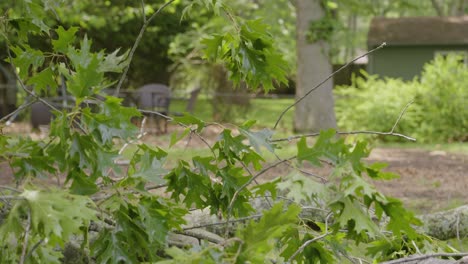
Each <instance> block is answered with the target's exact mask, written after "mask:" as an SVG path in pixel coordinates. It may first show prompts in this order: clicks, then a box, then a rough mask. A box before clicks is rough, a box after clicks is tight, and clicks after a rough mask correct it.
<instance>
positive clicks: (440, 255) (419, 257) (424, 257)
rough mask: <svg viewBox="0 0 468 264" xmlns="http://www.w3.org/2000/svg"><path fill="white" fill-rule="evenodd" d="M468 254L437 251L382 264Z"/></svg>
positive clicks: (396, 263) (465, 254)
mask: <svg viewBox="0 0 468 264" xmlns="http://www.w3.org/2000/svg"><path fill="white" fill-rule="evenodd" d="M465 256H468V253H466V252H465V253H463V252H461V253H435V254H427V255H422V256H411V257H407V258H401V259H395V260H391V261H386V262H382V264H398V263H408V262H411V261H416V260H425V259H429V258H438V257H465Z"/></svg>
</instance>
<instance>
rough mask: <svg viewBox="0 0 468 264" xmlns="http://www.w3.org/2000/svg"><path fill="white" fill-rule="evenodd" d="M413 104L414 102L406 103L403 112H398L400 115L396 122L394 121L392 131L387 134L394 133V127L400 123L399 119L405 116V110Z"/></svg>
mask: <svg viewBox="0 0 468 264" xmlns="http://www.w3.org/2000/svg"><path fill="white" fill-rule="evenodd" d="M412 103H414V100H411V101H410V102H408V103H407V104H406V106H405V107H404V108H403V110H401V112H400V115H399V116H398V118H397V120H396V121H395V124H393V127H392V130H390V132H389V133H393V131H395V128H396V126H397V125H398V123H399V122H400V119H401V118H402V117H403V115H404V114H405V112H406V110H407V109H408V107H409V106H410V105H411V104H412Z"/></svg>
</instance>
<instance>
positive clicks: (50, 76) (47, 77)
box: [27, 68, 58, 95]
mask: <svg viewBox="0 0 468 264" xmlns="http://www.w3.org/2000/svg"><path fill="white" fill-rule="evenodd" d="M27 84H28V85H32V86H34V91H35V92H36V93H37V94H41V93H42V92H44V93H47V92H48V91H49V90H48V89H47V88H50V91H51V94H52V95H53V94H56V89H57V87H58V85H57V82H56V81H55V76H54V72H53V71H52V69H51V68H46V69H45V70H43V71H41V72H39V73H37V74H35V75H34V76H32V77H31V78H30V79H29V80H28V82H27Z"/></svg>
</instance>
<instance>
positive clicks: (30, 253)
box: [26, 238, 44, 259]
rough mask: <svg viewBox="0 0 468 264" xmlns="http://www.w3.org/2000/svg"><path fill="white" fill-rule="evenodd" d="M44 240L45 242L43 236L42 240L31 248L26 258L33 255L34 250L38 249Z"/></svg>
mask: <svg viewBox="0 0 468 264" xmlns="http://www.w3.org/2000/svg"><path fill="white" fill-rule="evenodd" d="M42 242H44V238H42V239H41V240H39V242H37V243H36V244H35V245H34V246H33V247H32V248H31V250H29V252H28V255H26V259H28V258H29V257H31V255H32V253H33V252H34V250H36V249H37V248H38V247H39V246H40V245H41V244H42Z"/></svg>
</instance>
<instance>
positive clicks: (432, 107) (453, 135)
mask: <svg viewBox="0 0 468 264" xmlns="http://www.w3.org/2000/svg"><path fill="white" fill-rule="evenodd" d="M460 59H461V58H460V57H459V56H448V57H447V58H443V57H441V56H439V57H437V58H436V59H435V60H434V61H433V62H432V63H430V64H427V65H425V67H424V71H423V73H422V76H421V82H420V83H421V87H422V90H421V92H422V93H421V95H420V97H419V98H418V104H420V105H421V107H422V109H423V110H424V113H425V116H424V119H423V120H421V123H420V126H419V129H418V131H417V132H418V134H417V136H418V137H421V138H422V139H424V140H435V141H467V140H468V100H467V99H468V69H467V67H466V65H464V64H462V63H460Z"/></svg>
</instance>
